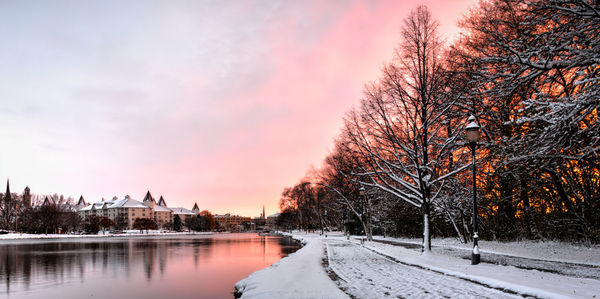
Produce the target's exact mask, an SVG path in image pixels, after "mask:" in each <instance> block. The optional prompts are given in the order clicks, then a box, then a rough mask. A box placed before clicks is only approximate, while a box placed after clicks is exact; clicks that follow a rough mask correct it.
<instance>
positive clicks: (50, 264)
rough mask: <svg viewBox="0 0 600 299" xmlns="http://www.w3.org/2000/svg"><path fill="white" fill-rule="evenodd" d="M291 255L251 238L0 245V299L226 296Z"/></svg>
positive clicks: (283, 245)
mask: <svg viewBox="0 0 600 299" xmlns="http://www.w3.org/2000/svg"><path fill="white" fill-rule="evenodd" d="M297 249H298V246H297V245H296V244H295V243H294V242H293V241H291V240H290V239H288V238H281V237H262V236H258V235H256V234H219V235H208V236H207V235H181V236H171V237H163V236H161V237H147V238H142V237H135V238H106V239H98V238H95V239H81V240H77V239H75V240H74V239H66V240H65V239H62V240H54V241H52V240H33V241H0V298H11V299H12V298H14V299H17V298H63V299H71V298H94V297H96V298H173V299H175V298H177V299H179V298H233V295H232V293H233V285H234V284H235V283H236V282H237V281H238V280H240V279H242V278H245V277H246V276H248V275H249V274H250V273H252V272H254V271H256V270H259V269H262V268H265V267H268V266H269V265H271V264H273V263H274V262H276V261H278V260H279V259H281V258H282V257H284V256H287V255H288V254H289V253H292V252H294V251H296V250H297Z"/></svg>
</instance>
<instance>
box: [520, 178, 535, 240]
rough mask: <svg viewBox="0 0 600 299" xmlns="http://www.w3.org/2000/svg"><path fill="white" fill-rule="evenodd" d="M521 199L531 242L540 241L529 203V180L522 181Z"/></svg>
mask: <svg viewBox="0 0 600 299" xmlns="http://www.w3.org/2000/svg"><path fill="white" fill-rule="evenodd" d="M520 189H521V190H520V192H521V193H520V197H521V202H522V203H523V208H524V213H525V224H526V225H527V234H528V237H529V239H530V240H539V239H540V236H539V234H538V231H537V227H536V226H535V223H534V221H533V217H532V216H531V205H530V203H529V192H527V180H525V179H521V188H520Z"/></svg>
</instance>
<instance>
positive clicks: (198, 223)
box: [185, 210, 217, 231]
mask: <svg viewBox="0 0 600 299" xmlns="http://www.w3.org/2000/svg"><path fill="white" fill-rule="evenodd" d="M185 226H187V227H188V228H189V229H190V230H193V231H212V230H213V229H215V228H216V227H217V223H216V221H215V217H214V216H213V215H212V214H211V213H210V212H209V211H207V210H204V211H202V212H200V213H199V214H198V215H196V216H195V217H190V218H187V219H185Z"/></svg>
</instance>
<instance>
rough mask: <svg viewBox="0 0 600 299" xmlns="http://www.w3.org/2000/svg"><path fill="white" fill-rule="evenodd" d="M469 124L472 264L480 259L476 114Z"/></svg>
mask: <svg viewBox="0 0 600 299" xmlns="http://www.w3.org/2000/svg"><path fill="white" fill-rule="evenodd" d="M468 122H469V124H468V125H467V127H466V128H465V130H466V131H467V132H466V133H467V134H466V140H467V142H469V146H470V147H471V151H472V153H473V161H472V163H473V253H472V254H471V264H472V265H477V264H479V261H480V257H481V256H480V255H479V246H478V245H477V242H478V241H479V235H478V229H477V181H476V180H477V177H476V175H475V168H476V167H475V150H476V149H477V141H479V125H478V124H477V122H475V116H473V115H471V116H470V117H469V119H468Z"/></svg>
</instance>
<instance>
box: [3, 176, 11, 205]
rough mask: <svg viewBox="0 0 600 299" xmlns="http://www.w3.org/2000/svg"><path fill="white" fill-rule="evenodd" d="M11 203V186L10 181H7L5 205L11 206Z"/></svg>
mask: <svg viewBox="0 0 600 299" xmlns="http://www.w3.org/2000/svg"><path fill="white" fill-rule="evenodd" d="M10 201H11V196H10V184H9V183H8V179H6V193H4V203H6V204H9V203H10Z"/></svg>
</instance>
